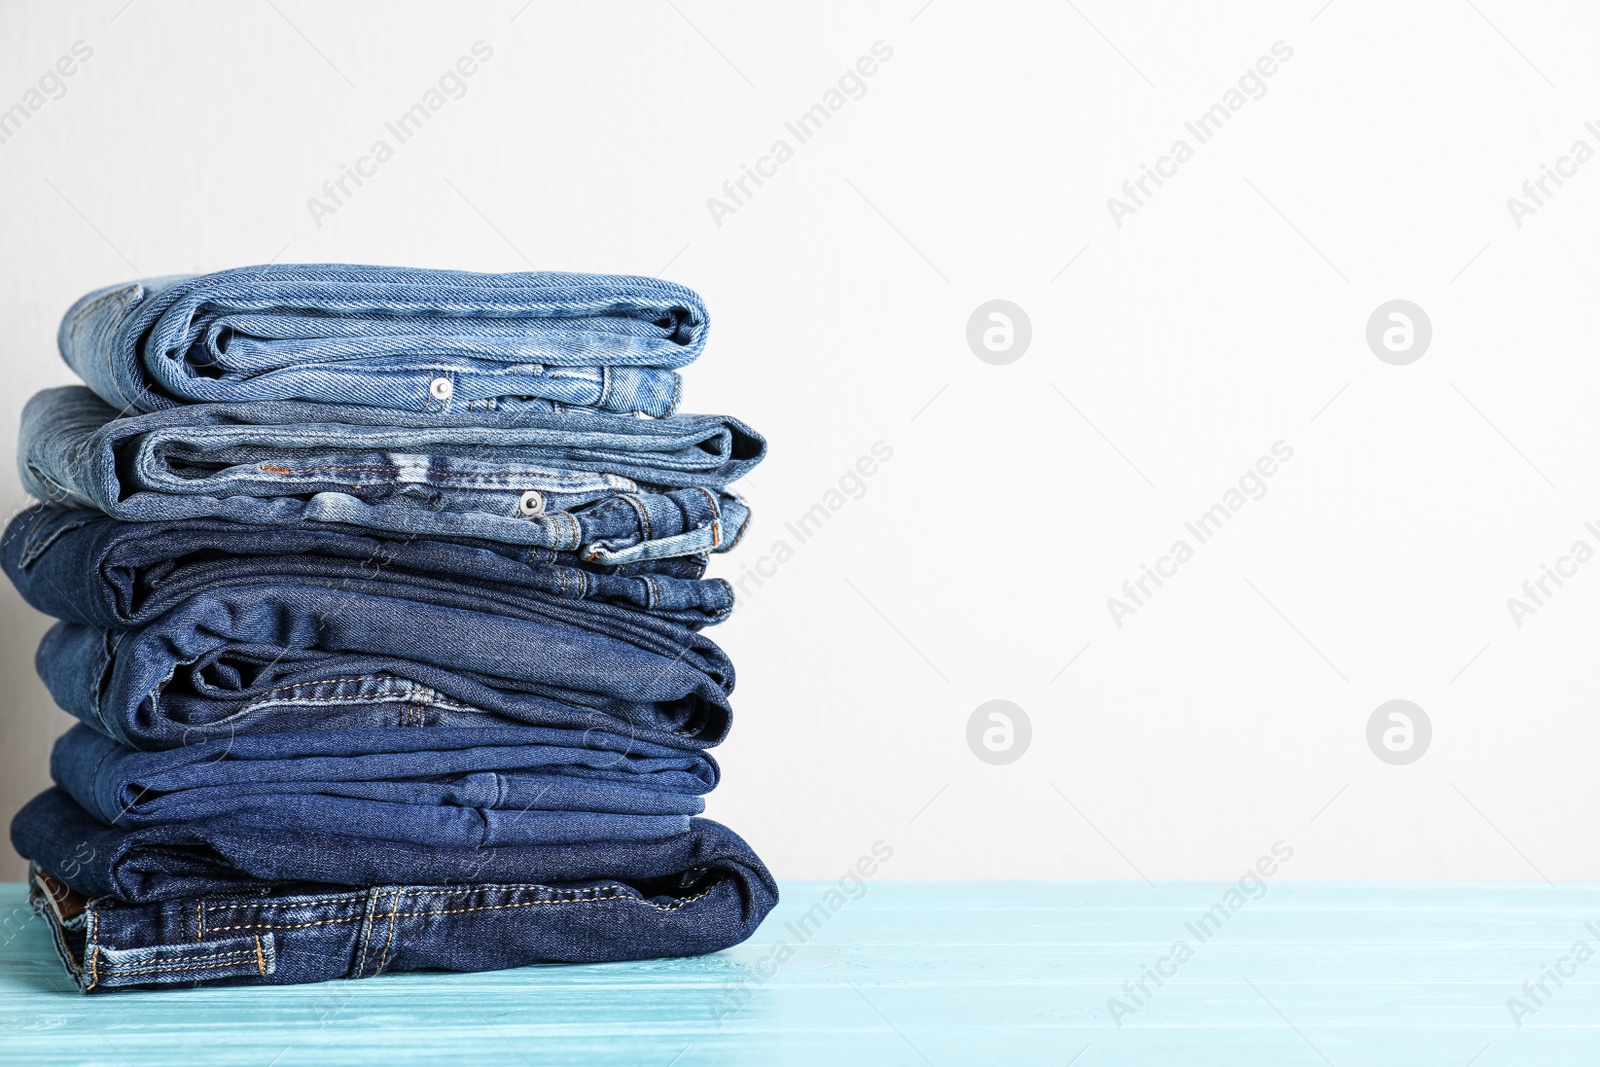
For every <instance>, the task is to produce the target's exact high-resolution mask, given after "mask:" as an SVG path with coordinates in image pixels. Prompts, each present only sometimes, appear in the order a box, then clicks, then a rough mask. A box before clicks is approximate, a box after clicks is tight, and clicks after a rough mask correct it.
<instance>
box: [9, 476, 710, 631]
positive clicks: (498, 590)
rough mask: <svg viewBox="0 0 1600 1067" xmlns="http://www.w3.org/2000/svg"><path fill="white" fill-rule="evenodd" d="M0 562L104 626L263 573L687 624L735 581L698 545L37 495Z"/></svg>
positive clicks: (71, 615)
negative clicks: (617, 554)
mask: <svg viewBox="0 0 1600 1067" xmlns="http://www.w3.org/2000/svg"><path fill="white" fill-rule="evenodd" d="M0 566H3V567H4V569H5V572H6V575H7V576H8V577H9V578H10V579H11V581H12V584H14V585H15V586H16V587H17V590H18V591H19V592H20V593H21V594H22V597H23V599H24V600H26V601H27V602H28V603H29V604H31V605H33V606H34V607H35V608H38V609H39V610H40V611H42V612H44V613H45V614H47V615H54V616H55V617H56V618H58V619H67V620H69V621H72V622H81V623H87V624H89V625H91V626H100V627H105V628H108V629H121V628H125V627H132V626H141V625H144V624H145V623H148V622H150V621H152V620H154V619H155V618H156V617H157V616H159V615H162V614H164V613H165V612H167V611H169V610H171V609H172V608H174V607H177V606H178V605H180V604H182V603H184V602H185V601H186V600H188V599H189V598H190V597H193V596H197V595H199V594H201V593H205V592H208V591H211V590H214V589H220V588H224V587H226V586H230V585H251V584H259V583H262V582H268V583H276V584H319V585H325V586H329V587H331V588H340V587H342V586H343V585H344V584H345V583H347V582H351V581H357V582H360V583H362V584H363V585H366V586H369V587H378V588H382V589H385V590H387V591H389V593H390V595H393V596H396V597H401V598H405V599H421V600H426V599H428V597H429V596H430V595H432V594H433V593H434V592H436V591H439V590H443V589H449V588H454V589H468V590H476V591H478V592H480V593H481V594H482V595H483V596H484V598H485V601H486V602H488V601H490V600H492V599H495V598H503V597H504V596H505V595H507V594H510V595H513V596H517V597H532V598H534V599H538V600H547V599H551V598H555V599H567V600H575V601H593V602H598V603H603V604H607V605H613V606H618V607H624V608H632V609H635V610H637V611H641V612H644V613H647V614H649V615H653V616H656V617H658V618H662V619H667V620H670V621H673V622H677V623H681V624H683V625H685V626H688V627H690V628H695V629H698V628H699V627H701V626H706V625H710V624H712V623H717V622H721V621H722V620H723V619H725V618H727V616H728V613H729V612H730V611H732V610H733V592H732V587H731V586H729V584H728V583H727V582H725V581H723V580H721V579H711V580H697V579H698V578H699V575H700V574H702V573H703V572H704V568H705V560H704V557H700V556H680V557H674V558H671V559H663V560H651V561H646V562H642V563H635V564H625V565H623V566H621V567H602V566H598V565H596V564H591V563H587V562H584V561H583V560H582V559H580V558H579V557H578V556H576V555H574V554H572V553H556V552H552V551H550V550H549V549H538V548H526V547H522V546H513V545H505V544H500V543H497V542H494V541H467V540H462V541H441V540H427V539H422V538H414V537H404V536H401V535H397V534H384V533H381V532H369V531H361V530H355V529H351V528H349V527H342V526H331V525H325V524H319V523H301V524H299V525H296V526H249V525H246V524H244V523H237V522H227V521H226V520H223V519H174V520H169V521H164V522H121V521H118V520H116V519H113V518H110V517H109V516H106V515H104V514H102V513H101V512H98V511H93V510H90V509H87V508H60V507H53V506H50V505H37V506H35V507H31V508H28V509H27V510H26V511H24V512H22V514H20V515H18V516H17V517H16V518H15V519H13V520H11V525H9V526H7V527H6V530H5V533H4V535H3V536H0Z"/></svg>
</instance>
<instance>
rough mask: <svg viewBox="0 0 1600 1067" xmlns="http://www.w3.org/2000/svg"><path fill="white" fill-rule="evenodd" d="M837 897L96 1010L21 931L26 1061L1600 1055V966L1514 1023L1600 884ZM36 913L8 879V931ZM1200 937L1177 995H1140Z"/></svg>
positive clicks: (120, 998)
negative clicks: (435, 968) (1173, 954)
mask: <svg viewBox="0 0 1600 1067" xmlns="http://www.w3.org/2000/svg"><path fill="white" fill-rule="evenodd" d="M827 888H828V885H827V884H826V883H804V882H800V883H789V884H787V885H786V886H785V889H784V894H785V896H784V903H783V904H782V905H781V906H780V908H779V909H778V911H777V912H775V913H774V915H773V916H772V918H771V919H769V920H768V922H767V924H766V925H765V926H763V927H762V929H761V930H760V931H759V932H758V933H757V935H756V937H755V938H753V939H752V940H751V941H750V942H749V943H747V944H745V945H741V946H739V947H738V948H735V949H733V950H730V951H728V952H724V953H720V954H718V955H715V956H710V957H705V958H701V959H687V960H652V961H647V962H642V963H627V964H607V965H598V966H581V967H562V966H546V967H528V968H522V969H520V970H515V971H498V972H489V973H484V974H439V973H434V974H426V975H421V974H402V975H385V976H381V977H378V978H373V979H367V980H364V981H359V982H329V983H324V984H321V985H312V986H285V987H234V988H226V989H203V988H199V989H196V988H190V989H170V990H162V991H151V992H146V991H132V992H119V993H114V994H108V995H97V996H92V997H84V996H81V995H79V994H77V993H75V992H68V990H70V988H71V987H70V986H69V984H68V982H67V980H66V976H65V974H64V972H63V971H62V969H61V967H60V964H59V963H58V962H57V961H56V959H55V957H54V952H53V950H52V948H51V946H50V941H49V935H48V933H47V931H46V930H45V928H44V924H43V923H42V922H41V921H39V920H37V919H32V920H30V921H26V922H24V923H23V925H22V926H21V928H20V929H19V930H16V932H15V933H14V934H11V933H9V932H8V933H6V934H0V937H6V938H9V940H5V941H4V943H3V944H0V1062H3V1063H6V1064H18V1065H21V1064H46V1063H49V1064H57V1063H65V1062H73V1063H87V1064H102V1063H103V1064H119V1065H124V1067H126V1065H144V1064H151V1065H162V1067H170V1065H172V1064H182V1065H185V1067H188V1065H191V1064H205V1063H229V1064H245V1065H249V1064H258V1065H261V1067H267V1065H269V1064H273V1065H275V1067H295V1065H297V1064H313V1063H329V1062H337V1063H341V1064H365V1063H394V1062H423V1061H432V1062H475V1063H476V1062H489V1063H513V1064H516V1063H529V1064H538V1065H540V1067H545V1065H558V1064H575V1065H583V1067H604V1065H608V1064H630V1065H633V1064H659V1065H661V1067H667V1065H669V1064H670V1065H674V1067H693V1065H697V1064H733V1063H759V1064H776V1065H783V1064H791V1063H792V1064H834V1063H871V1064H910V1065H914V1067H915V1065H924V1067H926V1065H929V1064H932V1065H938V1067H944V1065H956V1064H986V1063H993V1064H1005V1065H1008V1067H1015V1065H1018V1064H1031V1063H1052V1064H1058V1065H1065V1064H1068V1063H1070V1062H1076V1063H1078V1064H1080V1065H1082V1067H1093V1065H1094V1064H1099V1063H1121V1064H1142V1063H1183V1064H1191V1065H1209V1064H1219V1065H1220V1064H1228V1065H1239V1064H1256V1063H1262V1064H1280V1063H1281V1064H1307V1065H1316V1064H1323V1063H1331V1064H1340V1065H1342V1064H1374V1063H1396V1064H1401V1063H1403V1064H1444V1065H1451V1067H1467V1065H1468V1064H1469V1063H1471V1064H1472V1065H1473V1067H1493V1065H1496V1064H1512V1063H1515V1064H1539V1063H1593V1062H1597V1061H1600V959H1596V960H1594V961H1590V962H1589V963H1588V964H1587V965H1586V966H1583V967H1579V968H1578V969H1577V973H1576V974H1575V975H1574V976H1573V977H1569V978H1564V979H1563V983H1564V984H1563V985H1561V986H1560V987H1559V988H1557V987H1556V986H1554V985H1553V984H1550V983H1549V982H1548V980H1547V983H1546V984H1547V989H1548V990H1549V993H1550V995H1549V996H1548V997H1543V998H1541V999H1543V1000H1544V1003H1543V1004H1542V1005H1539V1006H1538V1007H1537V1010H1536V1011H1535V1012H1534V1013H1533V1014H1532V1015H1531V1016H1528V1017H1527V1018H1525V1019H1524V1020H1523V1023H1524V1025H1523V1026H1521V1027H1520V1028H1519V1027H1518V1026H1517V1025H1516V1024H1515V1022H1514V1020H1513V1019H1512V1016H1511V1013H1510V1011H1509V1010H1508V1007H1507V998H1509V997H1513V996H1516V997H1525V996H1526V995H1525V994H1524V992H1523V983H1524V982H1528V981H1537V980H1539V979H1540V977H1541V974H1540V972H1541V970H1542V969H1543V968H1544V967H1545V966H1547V965H1549V964H1551V963H1553V962H1554V961H1555V960H1557V959H1558V958H1560V957H1562V956H1564V955H1566V954H1567V953H1568V952H1569V950H1570V949H1571V947H1572V946H1573V944H1574V943H1575V942H1577V941H1579V940H1582V941H1585V942H1586V943H1587V944H1588V945H1589V946H1590V948H1591V949H1594V950H1596V951H1600V936H1596V935H1595V934H1593V933H1591V932H1590V931H1589V930H1588V929H1587V928H1586V926H1585V924H1586V923H1589V922H1594V923H1595V925H1596V928H1597V929H1600V888H1596V887H1591V886H1572V885H1563V886H1555V887H1552V886H1548V885H1544V884H1479V885H1428V884H1398V885H1390V884H1333V885H1327V884H1323V885H1317V884H1305V883H1275V884H1272V885H1270V887H1269V888H1268V889H1267V891H1266V893H1265V895H1264V896H1262V897H1261V898H1260V899H1258V900H1252V901H1250V902H1249V903H1247V904H1246V905H1245V906H1244V907H1243V908H1242V909H1240V910H1239V911H1238V912H1237V913H1236V914H1234V915H1232V916H1231V917H1230V918H1228V919H1227V921H1226V922H1224V923H1222V924H1221V926H1220V928H1218V929H1210V928H1208V929H1206V930H1202V931H1200V932H1201V933H1207V934H1209V936H1207V937H1205V938H1201V937H1197V936H1196V932H1195V930H1192V929H1191V928H1190V927H1189V926H1188V925H1186V924H1190V923H1196V922H1197V920H1198V919H1199V918H1200V916H1201V915H1202V914H1204V913H1205V912H1206V910H1207V909H1208V908H1209V907H1210V906H1211V905H1212V904H1214V903H1215V902H1217V901H1218V900H1219V899H1221V898H1222V896H1223V894H1224V893H1225V892H1226V890H1227V888H1228V887H1227V886H1226V885H1211V884H1200V883H1188V884H1162V885H1157V886H1154V887H1152V886H1148V885H1145V884H1144V883H1139V882H1130V883H1030V882H1013V883H979V882H945V883H896V882H882V883H876V884H872V885H870V886H869V887H868V888H867V890H866V893H865V895H864V896H863V897H861V898H860V899H857V900H850V901H848V902H847V903H845V904H844V905H843V906H842V907H841V908H839V909H838V910H837V911H836V912H831V913H827V914H826V915H825V916H824V912H825V911H826V909H823V912H818V911H812V912H811V915H812V923H813V927H812V928H806V929H803V928H802V927H801V926H800V925H799V924H800V923H801V922H802V920H803V917H804V915H805V914H806V913H807V912H808V910H809V909H812V908H813V906H814V905H816V904H817V903H818V902H819V901H821V900H822V899H823V893H824V891H825V890H826V889H827ZM23 895H24V894H23V888H22V887H21V886H19V885H6V886H0V916H3V915H7V914H13V915H16V914H19V913H17V912H15V911H14V909H16V908H17V907H18V906H19V905H21V904H22V900H23ZM20 914H21V915H22V916H25V915H26V912H25V911H24V912H22V913H20ZM12 926H13V927H14V926H15V920H14V921H13V924H12ZM1180 940H1181V941H1183V942H1185V943H1186V944H1187V945H1188V947H1189V949H1190V950H1191V951H1192V953H1193V955H1192V958H1189V959H1187V960H1186V961H1185V962H1183V963H1182V964H1181V966H1176V967H1174V966H1173V965H1172V964H1171V963H1170V962H1169V963H1168V964H1166V965H1164V966H1166V967H1167V968H1168V969H1170V970H1173V971H1175V973H1173V974H1172V976H1171V977H1167V978H1164V979H1163V984H1162V985H1160V986H1159V987H1157V986H1156V985H1155V983H1154V982H1153V981H1152V980H1151V979H1150V978H1148V977H1146V978H1145V979H1144V982H1145V989H1144V990H1143V992H1142V993H1141V992H1140V991H1139V990H1138V989H1137V987H1134V988H1133V989H1132V990H1131V991H1125V990H1124V983H1125V982H1137V981H1138V980H1139V979H1140V977H1141V975H1142V974H1143V972H1144V971H1145V968H1147V967H1151V966H1153V965H1155V964H1156V963H1157V961H1158V960H1160V959H1162V958H1163V957H1164V956H1167V955H1168V954H1169V953H1170V951H1171V950H1172V948H1173V946H1174V944H1175V943H1176V942H1178V941H1180ZM780 942H782V943H783V944H784V945H786V946H787V948H788V949H790V950H792V953H793V954H792V956H791V957H790V958H787V959H786V960H785V961H784V962H782V963H781V965H774V964H772V963H770V962H769V963H765V964H764V962H763V961H771V960H773V959H774V957H775V956H776V955H777V954H778V951H777V946H778V944H779V943H780ZM758 967H762V968H763V970H764V971H765V973H767V975H768V976H767V977H764V978H759V979H757V978H754V977H752V976H753V975H754V974H755V969H756V968H758ZM741 979H744V980H745V981H744V987H745V988H747V989H748V990H749V993H748V995H747V996H742V997H739V996H735V995H734V994H732V993H731V992H730V991H732V990H735V989H738V988H739V987H740V982H741ZM1113 997H1115V998H1118V999H1119V1000H1120V1001H1121V1002H1122V1004H1123V1005H1125V1007H1126V1008H1127V1009H1131V1010H1129V1011H1128V1012H1127V1013H1126V1014H1125V1017H1124V1018H1122V1019H1121V1020H1120V1021H1121V1023H1122V1025H1121V1026H1120V1027H1119V1026H1118V1025H1117V1023H1116V1021H1115V1020H1114V1019H1113V1017H1112V1016H1113V1014H1115V1013H1116V1012H1115V1011H1114V1005H1111V1004H1109V1003H1108V1001H1109V1000H1110V998H1113ZM1528 1003H1530V1005H1531V1004H1532V1002H1531V1001H1528ZM1074 1057H1079V1058H1078V1059H1077V1060H1076V1061H1074ZM1474 1057H1476V1059H1475V1058H1474Z"/></svg>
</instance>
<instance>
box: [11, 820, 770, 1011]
mask: <svg viewBox="0 0 1600 1067" xmlns="http://www.w3.org/2000/svg"><path fill="white" fill-rule="evenodd" d="M69 803H70V801H69ZM608 859H609V860H610V861H611V863H612V865H613V867H614V868H615V870H614V871H613V872H612V873H606V874H582V873H578V874H572V875H569V876H567V877H561V876H560V874H559V873H556V872H554V871H549V872H548V873H546V871H541V870H540V869H538V867H537V863H538V861H537V860H534V864H535V866H530V868H529V869H527V870H525V871H524V872H523V875H522V877H521V878H519V879H508V882H509V884H508V883H476V884H472V885H446V886H436V885H415V884H392V885H374V886H366V887H352V888H342V887H335V886H317V885H306V884H300V885H287V886H274V885H269V884H248V883H246V884H241V885H237V886H230V887H228V888H227V889H223V890H218V891H212V892H207V893H205V895H196V896H194V897H192V898H187V899H174V900H164V901H159V902H153V903H144V904H130V903H125V902H123V901H120V900H117V899H115V898H113V897H105V896H101V897H95V896H93V895H89V894H84V893H81V892H79V891H77V890H75V889H73V888H71V887H69V886H68V885H67V884H65V882H64V881H63V880H62V879H60V878H57V877H55V876H53V875H52V874H50V873H49V872H48V871H47V870H46V869H44V868H43V867H41V866H40V865H38V864H34V865H33V866H32V868H31V870H30V872H29V900H30V901H31V903H32V904H33V907H34V909H35V910H36V911H37V912H38V913H39V914H40V915H41V916H43V917H44V919H45V922H46V924H47V925H48V926H49V928H50V932H51V934H52V936H53V938H54V940H55V945H56V951H57V953H58V954H59V955H60V957H61V961H62V962H63V963H64V964H65V965H66V968H67V972H68V973H69V974H71V975H72V977H73V979H74V981H75V982H76V983H77V986H78V988H79V989H80V990H82V991H83V992H85V993H101V992H107V991H111V990H115V989H119V988H125V987H128V986H154V987H160V986H175V985H184V986H188V985H193V984H195V983H199V982H205V983H215V984H221V985H286V984H290V983H295V982H321V981H325V980H327V979H331V978H370V977H372V976H373V975H376V974H383V973H386V972H394V971H410V970H423V969H442V970H452V971H487V970H497V969H500V968H504V967H521V966H525V965H527V964H533V963H609V962H614V961H617V960H636V959H649V958H653V957H660V956H689V955H700V954H703V953H708V952H716V951H719V950H721V949H724V948H729V947H731V946H733V945H737V944H738V943H739V942H741V941H744V940H745V939H746V938H748V937H749V936H750V935H751V934H753V933H754V932H755V930H756V927H757V926H759V925H760V923H761V920H762V919H764V918H765V917H766V915H767V913H768V912H770V911H771V910H772V907H773V905H774V904H776V903H777V900H778V890H777V886H776V885H775V884H774V883H773V881H772V876H771V875H769V874H768V873H767V871H766V868H765V867H763V866H762V864H761V861H760V860H759V859H757V858H756V856H755V854H754V853H752V852H751V851H750V849H749V848H748V847H747V846H746V845H745V843H744V842H743V841H741V840H739V838H738V837H737V836H735V835H734V834H733V833H732V832H731V831H729V830H727V829H725V828H723V827H722V826H720V825H718V824H717V823H714V822H711V821H709V820H707V819H696V820H694V822H693V823H692V824H691V829H690V831H689V832H688V833H685V834H682V835H679V837H678V838H674V839H669V840H667V841H664V842H648V843H641V844H639V845H635V846H633V847H631V848H630V849H627V850H620V849H619V850H616V851H614V852H613V853H612V854H611V855H610V856H609V857H608ZM68 862H69V863H71V864H73V866H72V867H71V868H69V869H73V870H77V869H78V868H77V866H76V864H77V861H76V860H70V859H69V860H68ZM545 866H546V869H547V870H548V869H549V868H551V867H554V866H558V865H553V864H547V865H545ZM535 879H538V880H537V881H535Z"/></svg>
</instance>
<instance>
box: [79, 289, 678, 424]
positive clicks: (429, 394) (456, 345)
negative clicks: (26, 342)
mask: <svg viewBox="0 0 1600 1067" xmlns="http://www.w3.org/2000/svg"><path fill="white" fill-rule="evenodd" d="M707 328H708V323H707V319H706V310H705V307H704V306H703V305H702V304H701V302H700V298H699V297H698V296H696V295H695V294H694V293H693V292H692V291H690V290H688V289H685V288H684V287H683V286H681V285H674V284H673V283H671V282H664V281H660V280H658V279H655V278H637V277H616V276H607V275H596V274H556V273H538V274H533V273H529V274H476V273H471V272H467V271H445V270H418V269H413V268H407V267H363V266H350V265H346V264H277V265H269V266H262V267H240V268H236V269H233V270H225V271H219V272H217V273H215V274H204V275H188V276H175V277H166V278H151V279H147V280H145V281H141V282H130V283H127V284H124V285H113V286H108V287H106V288H104V289H100V290H97V291H95V292H93V293H90V294H89V295H87V296H85V297H83V298H82V299H81V300H79V301H78V302H77V303H76V304H74V305H73V306H72V309H71V310H70V311H68V312H67V315H66V318H65V319H63V320H62V323H61V329H60V332H59V335H58V338H57V339H58V341H59V343H60V346H61V354H62V356H63V357H64V358H65V359H66V361H67V363H68V364H69V365H70V366H71V367H72V369H73V370H75V371H77V372H78V374H79V375H81V376H82V377H83V379H84V381H86V382H88V383H89V385H90V386H91V387H93V388H94V390H95V391H96V392H97V393H99V394H100V395H101V396H102V397H104V398H105V399H106V400H107V401H108V402H109V403H111V404H112V405H113V406H115V407H117V408H120V409H132V410H136V411H159V410H161V409H163V408H168V407H172V406H175V405H178V404H185V403H195V402H207V403H246V402H255V401H272V400H313V401H322V402H326V403H333V404H342V405H376V406H378V407H386V408H399V409H403V410H407V411H414V412H428V413H434V412H445V413H448V412H452V411H459V410H461V409H462V408H464V407H471V406H478V407H482V406H485V405H491V406H492V405H496V404H504V403H506V402H508V401H510V402H511V403H515V400H514V399H512V398H520V397H542V398H545V399H548V400H555V401H560V402H562V403H566V404H579V405H586V406H591V407H597V408H602V409H605V410H609V411H624V412H627V411H638V412H643V413H645V414H648V415H667V414H670V413H671V412H672V410H673V409H674V407H675V406H676V404H677V400H678V393H679V379H678V375H677V374H675V373H673V369H674V368H678V367H683V366H686V365H687V364H689V363H690V362H692V361H693V360H694V358H695V357H696V356H698V355H699V354H700V351H701V349H703V348H704V347H705V342H706V331H707Z"/></svg>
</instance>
